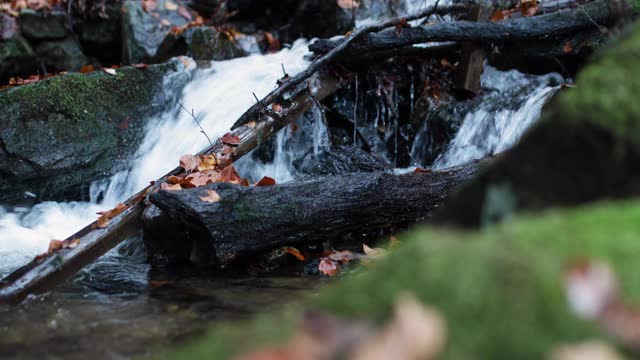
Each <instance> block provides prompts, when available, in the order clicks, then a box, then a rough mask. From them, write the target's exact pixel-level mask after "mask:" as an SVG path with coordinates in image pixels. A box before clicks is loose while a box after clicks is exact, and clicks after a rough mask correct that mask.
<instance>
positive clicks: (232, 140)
mask: <svg viewBox="0 0 640 360" xmlns="http://www.w3.org/2000/svg"><path fill="white" fill-rule="evenodd" d="M220 140H221V141H222V142H223V143H224V144H227V145H240V137H239V136H237V135H232V134H231V133H226V134H224V135H223V136H222V137H221V138H220Z"/></svg>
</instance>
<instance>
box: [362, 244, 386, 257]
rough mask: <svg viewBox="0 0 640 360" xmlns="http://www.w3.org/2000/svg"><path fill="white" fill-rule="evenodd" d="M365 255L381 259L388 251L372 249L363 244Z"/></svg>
mask: <svg viewBox="0 0 640 360" xmlns="http://www.w3.org/2000/svg"><path fill="white" fill-rule="evenodd" d="M362 250H363V251H364V254H365V255H367V256H371V257H379V256H383V255H386V254H387V250H385V249H382V248H370V247H368V246H367V244H362Z"/></svg>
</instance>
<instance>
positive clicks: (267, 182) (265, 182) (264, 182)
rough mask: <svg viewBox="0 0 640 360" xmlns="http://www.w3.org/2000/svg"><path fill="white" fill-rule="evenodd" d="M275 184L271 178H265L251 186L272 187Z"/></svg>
mask: <svg viewBox="0 0 640 360" xmlns="http://www.w3.org/2000/svg"><path fill="white" fill-rule="evenodd" d="M275 184H276V181H275V180H274V179H273V178H270V177H268V176H265V177H263V178H262V179H260V181H258V182H257V183H255V184H254V185H253V186H273V185H275Z"/></svg>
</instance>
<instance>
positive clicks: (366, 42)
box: [309, 0, 621, 58]
mask: <svg viewBox="0 0 640 360" xmlns="http://www.w3.org/2000/svg"><path fill="white" fill-rule="evenodd" d="M619 10H620V6H619V5H618V4H617V3H616V1H609V0H594V1H592V2H590V3H587V4H584V5H580V6H578V7H576V8H569V9H565V10H561V11H558V12H554V13H549V14H545V15H539V16H533V17H525V18H519V19H509V20H504V21H500V22H473V21H454V22H441V23H437V24H434V25H429V26H420V27H413V28H406V29H402V31H400V32H396V31H383V32H379V33H371V34H366V35H363V36H362V37H361V38H360V39H358V40H357V41H354V42H353V43H351V44H350V46H349V48H348V49H346V50H345V51H343V52H342V53H341V55H340V56H343V57H346V58H349V57H353V56H358V55H361V54H363V53H367V52H371V51H379V50H385V49H395V48H401V47H405V46H409V45H414V44H422V43H428V42H441V41H464V42H472V43H482V44H485V45H489V44H501V43H516V42H522V41H530V40H543V39H547V38H550V37H553V36H559V35H567V34H572V33H576V32H579V31H583V30H589V29H594V28H595V29H599V28H602V27H603V26H605V25H607V24H611V23H613V22H615V21H616V20H617V19H618V17H620V16H621V14H620V13H619ZM344 42H345V40H344V39H339V40H328V39H320V40H317V41H315V42H314V43H313V44H311V45H310V46H309V50H311V51H313V52H314V53H316V54H325V53H327V52H331V51H333V50H334V49H335V48H337V47H338V46H342V44H343V43H344Z"/></svg>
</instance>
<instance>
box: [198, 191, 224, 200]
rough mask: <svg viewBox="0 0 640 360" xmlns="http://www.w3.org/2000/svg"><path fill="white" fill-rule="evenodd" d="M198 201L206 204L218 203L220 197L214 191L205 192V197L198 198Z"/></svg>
mask: <svg viewBox="0 0 640 360" xmlns="http://www.w3.org/2000/svg"><path fill="white" fill-rule="evenodd" d="M200 200H202V201H204V202H208V203H217V202H218V201H220V195H218V193H217V192H216V191H215V190H207V195H205V196H200Z"/></svg>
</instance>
